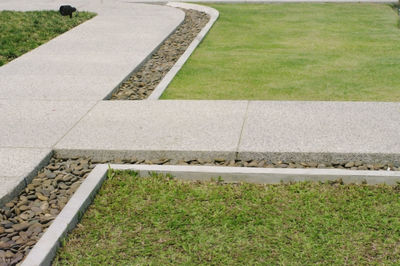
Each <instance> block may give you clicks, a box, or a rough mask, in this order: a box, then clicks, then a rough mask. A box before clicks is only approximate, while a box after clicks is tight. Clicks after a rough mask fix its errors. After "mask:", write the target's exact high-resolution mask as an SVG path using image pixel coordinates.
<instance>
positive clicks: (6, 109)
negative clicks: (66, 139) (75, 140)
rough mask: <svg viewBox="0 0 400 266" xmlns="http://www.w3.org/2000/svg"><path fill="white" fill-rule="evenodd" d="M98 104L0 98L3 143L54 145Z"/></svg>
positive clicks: (12, 144) (42, 146)
mask: <svg viewBox="0 0 400 266" xmlns="http://www.w3.org/2000/svg"><path fill="white" fill-rule="evenodd" d="M95 104H96V102H78V101H71V102H68V101H29V100H0V121H1V127H0V147H8V148H12V147H14V148H15V147H24V148H51V147H52V146H53V145H54V144H56V142H57V141H58V140H59V139H61V137H62V136H64V134H65V133H67V132H68V130H69V129H70V128H72V127H73V126H74V125H75V124H76V123H77V122H78V120H79V119H80V118H81V117H82V116H84V115H85V114H86V113H87V112H88V111H89V110H90V108H91V107H92V106H93V105H95Z"/></svg>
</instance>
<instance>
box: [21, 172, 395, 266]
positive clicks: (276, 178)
mask: <svg viewBox="0 0 400 266" xmlns="http://www.w3.org/2000/svg"><path fill="white" fill-rule="evenodd" d="M111 168H112V169H115V170H133V171H137V172H139V174H140V176H149V175H150V174H152V173H161V174H171V175H172V176H174V177H175V178H178V179H184V180H200V181H207V180H210V179H212V178H222V180H223V181H224V182H228V183H234V182H249V183H258V184H279V183H281V182H285V183H286V182H298V181H316V182H318V181H322V182H325V181H329V180H332V181H334V180H337V179H339V178H340V179H342V180H343V182H344V183H356V184H360V183H364V182H366V183H368V184H387V185H396V184H397V183H398V182H400V171H359V170H343V169H283V168H250V167H224V166H182V165H126V164H113V165H111ZM107 170H108V165H106V164H101V165H97V166H96V167H95V168H94V169H93V170H92V172H91V173H90V174H89V176H88V177H87V179H86V180H85V181H84V182H83V183H82V185H81V186H80V187H79V189H78V190H77V191H76V192H75V194H74V195H73V196H72V198H71V199H70V200H69V201H68V203H67V205H66V206H65V207H64V209H63V210H62V211H61V213H60V214H59V215H58V216H57V218H56V219H55V220H54V222H53V223H52V224H51V226H50V227H49V228H48V229H47V231H46V232H45V233H44V234H43V236H42V237H41V238H40V240H39V242H37V244H36V245H35V246H34V247H33V249H32V250H31V252H30V253H29V254H28V256H27V257H26V258H25V260H24V261H23V263H22V264H21V265H22V266H37V265H51V263H52V260H53V259H54V257H55V255H56V252H57V249H58V247H59V245H60V242H61V241H62V239H63V237H65V235H66V234H67V233H68V232H69V231H71V230H72V229H73V228H74V227H75V226H76V224H77V223H78V221H79V219H80V218H81V216H82V215H83V213H84V212H85V210H86V209H87V207H88V206H89V205H90V203H91V202H92V200H93V198H94V197H95V194H96V193H97V191H98V190H99V188H100V187H101V185H102V184H103V182H104V180H105V179H106V177H107Z"/></svg>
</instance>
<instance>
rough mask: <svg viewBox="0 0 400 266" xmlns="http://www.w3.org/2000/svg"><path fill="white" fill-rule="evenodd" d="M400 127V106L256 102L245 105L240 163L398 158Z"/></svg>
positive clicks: (387, 104) (398, 104)
mask: <svg viewBox="0 0 400 266" xmlns="http://www.w3.org/2000/svg"><path fill="white" fill-rule="evenodd" d="M399 121H400V103H382V102H314V101H313V102H298V101H296V102H284V101H254V102H250V104H249V109H248V113H247V118H246V122H245V125H244V127H243V134H242V137H241V142H240V146H239V150H238V152H239V157H240V158H243V159H246V158H249V157H251V158H254V157H260V158H261V157H262V158H266V157H267V158H268V157H269V156H273V155H274V154H275V155H277V156H278V155H279V154H283V153H285V155H284V156H286V157H288V158H291V157H293V159H295V158H296V156H297V157H299V158H298V160H304V159H305V154H308V153H309V154H315V156H316V157H319V158H320V157H321V154H337V156H339V157H341V156H342V155H340V154H359V155H358V156H362V154H364V156H368V157H371V156H372V157H373V156H375V155H376V156H380V157H382V158H383V157H385V155H387V156H388V157H390V156H391V155H392V154H397V156H398V155H399V154H400V138H399V132H400V123H399ZM296 154H297V155H296ZM374 154H375V155H374Z"/></svg>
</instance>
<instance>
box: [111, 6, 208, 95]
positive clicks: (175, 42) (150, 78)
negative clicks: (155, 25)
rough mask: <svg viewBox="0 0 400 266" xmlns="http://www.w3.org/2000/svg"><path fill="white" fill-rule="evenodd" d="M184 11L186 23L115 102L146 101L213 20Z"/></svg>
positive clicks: (124, 86)
mask: <svg viewBox="0 0 400 266" xmlns="http://www.w3.org/2000/svg"><path fill="white" fill-rule="evenodd" d="M182 10H183V11H184V12H185V14H186V16H185V19H184V21H183V23H182V24H181V25H180V26H179V27H178V28H177V30H176V31H175V32H174V33H173V34H171V36H170V37H169V38H168V39H166V40H165V41H164V42H163V43H162V45H161V46H160V47H159V49H158V50H157V51H156V52H155V53H154V54H153V55H152V56H151V58H150V59H149V60H147V61H146V62H145V63H144V64H143V65H142V66H141V67H140V69H139V70H138V71H137V72H135V73H133V74H132V75H131V76H130V77H129V78H128V79H127V80H126V81H124V82H123V83H122V84H121V85H120V86H119V87H118V88H117V89H116V91H115V92H114V93H113V94H112V96H111V100H143V99H146V98H147V97H148V96H149V95H150V94H151V93H152V91H153V90H154V89H155V88H156V87H157V85H158V83H160V81H161V80H162V79H163V78H164V76H165V75H166V74H167V73H168V71H169V70H170V69H171V68H172V66H173V65H174V64H175V62H176V61H178V59H179V57H180V56H181V55H182V54H183V53H184V52H185V51H186V49H187V47H188V46H189V45H190V43H191V42H192V41H193V40H194V38H196V36H197V34H198V33H199V32H200V31H201V30H202V28H203V27H204V26H205V25H206V24H207V22H208V21H209V19H210V16H209V15H207V14H206V13H204V12H200V11H196V10H192V9H182Z"/></svg>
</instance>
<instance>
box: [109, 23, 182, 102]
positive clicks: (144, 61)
mask: <svg viewBox="0 0 400 266" xmlns="http://www.w3.org/2000/svg"><path fill="white" fill-rule="evenodd" d="M184 20H185V18H183V19H182V21H181V22H180V23H179V25H177V26H176V27H175V29H174V30H173V31H171V33H170V34H168V36H167V37H165V38H164V40H162V41H161V42H160V43H159V44H158V45H157V47H155V48H154V49H153V51H151V53H149V54H148V55H147V56H146V58H144V59H143V60H142V62H140V64H138V65H137V66H136V67H135V68H134V69H133V70H132V71H131V72H129V74H128V75H126V76H125V78H124V79H123V80H121V82H120V83H118V85H117V86H115V87H114V89H112V90H111V91H110V92H109V93H108V94H107V95H106V96H105V97H104V98H103V101H111V97H112V95H113V94H114V92H116V91H117V90H118V88H119V87H120V86H121V84H122V83H124V82H125V81H127V80H128V79H129V78H130V77H131V76H132V74H133V73H135V72H137V71H138V70H140V68H141V67H142V66H143V65H144V64H145V63H146V62H147V61H148V60H149V59H150V58H151V57H152V56H153V54H154V53H155V52H156V51H157V50H158V49H159V48H160V46H161V45H162V44H163V43H164V42H165V41H166V40H168V38H169V37H171V35H172V34H174V32H175V31H176V30H177V29H178V28H179V26H181V25H182V23H183V22H184Z"/></svg>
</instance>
